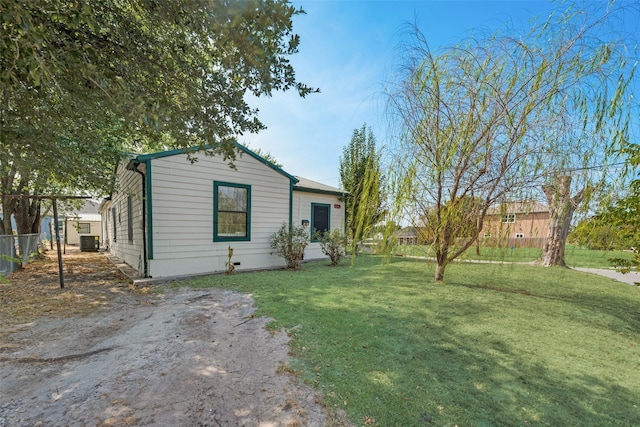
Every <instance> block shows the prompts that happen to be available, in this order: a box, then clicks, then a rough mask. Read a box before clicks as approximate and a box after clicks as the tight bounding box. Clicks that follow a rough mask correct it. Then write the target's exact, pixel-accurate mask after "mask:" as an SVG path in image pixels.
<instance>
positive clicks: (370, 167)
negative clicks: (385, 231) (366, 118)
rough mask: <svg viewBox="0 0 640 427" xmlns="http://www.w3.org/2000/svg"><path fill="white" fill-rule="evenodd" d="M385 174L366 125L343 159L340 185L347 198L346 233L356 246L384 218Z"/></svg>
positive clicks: (353, 140)
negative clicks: (383, 194) (383, 181)
mask: <svg viewBox="0 0 640 427" xmlns="http://www.w3.org/2000/svg"><path fill="white" fill-rule="evenodd" d="M382 179H383V176H382V171H381V169H380V156H379V154H378V152H377V150H376V139H375V136H374V135H373V131H372V130H371V128H370V127H367V125H366V123H365V124H363V125H362V127H361V128H360V129H354V130H353V134H352V135H351V141H350V142H349V144H348V145H346V146H345V147H344V148H343V150H342V156H341V157H340V182H341V183H342V187H343V188H344V189H345V190H346V191H347V192H348V195H347V196H346V200H345V202H346V216H347V230H348V232H349V238H351V239H353V241H354V243H357V242H358V241H359V240H361V239H362V238H364V237H366V236H367V235H368V233H369V232H370V231H371V229H372V227H373V226H374V225H375V224H376V223H378V222H379V221H380V220H381V219H382V217H383V215H384V211H383V209H382V201H383V196H382V194H381V191H382Z"/></svg>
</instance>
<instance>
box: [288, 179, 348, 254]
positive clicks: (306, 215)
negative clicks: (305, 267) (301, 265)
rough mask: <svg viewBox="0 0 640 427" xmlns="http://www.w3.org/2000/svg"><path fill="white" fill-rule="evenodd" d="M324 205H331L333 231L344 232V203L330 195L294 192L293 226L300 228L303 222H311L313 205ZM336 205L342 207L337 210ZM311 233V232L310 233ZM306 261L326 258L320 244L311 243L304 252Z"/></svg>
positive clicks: (330, 214)
mask: <svg viewBox="0 0 640 427" xmlns="http://www.w3.org/2000/svg"><path fill="white" fill-rule="evenodd" d="M312 203H324V204H328V205H331V207H330V210H329V212H330V213H329V227H330V228H331V230H336V229H337V230H341V231H344V202H341V201H340V200H339V199H338V196H332V195H329V194H319V193H311V192H303V191H294V192H293V224H294V225H296V226H298V225H301V224H302V220H303V219H304V220H308V221H311V204H312ZM335 205H340V208H336V207H335ZM309 233H311V231H309ZM304 258H305V259H317V258H326V256H325V255H324V254H323V253H322V250H321V249H320V244H319V243H310V244H309V246H307V249H306V250H305V252H304Z"/></svg>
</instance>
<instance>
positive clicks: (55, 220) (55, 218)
mask: <svg viewBox="0 0 640 427" xmlns="http://www.w3.org/2000/svg"><path fill="white" fill-rule="evenodd" d="M52 201H53V225H54V227H55V229H56V245H57V247H58V272H59V274H60V289H64V273H63V272H62V252H61V250H60V231H59V229H58V205H57V204H56V198H55V197H54V198H52Z"/></svg>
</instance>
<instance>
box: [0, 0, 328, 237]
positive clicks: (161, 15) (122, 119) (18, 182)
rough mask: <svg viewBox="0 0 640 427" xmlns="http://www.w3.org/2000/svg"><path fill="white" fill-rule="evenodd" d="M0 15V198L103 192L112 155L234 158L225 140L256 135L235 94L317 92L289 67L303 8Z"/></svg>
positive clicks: (104, 9)
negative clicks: (177, 153) (193, 152)
mask: <svg viewBox="0 0 640 427" xmlns="http://www.w3.org/2000/svg"><path fill="white" fill-rule="evenodd" d="M0 11H1V12H0V13H2V32H1V33H0V50H1V52H2V55H1V57H0V173H1V175H2V179H1V180H0V183H1V184H2V187H1V189H0V190H1V192H2V194H3V195H5V194H9V193H13V192H20V191H27V189H28V191H29V192H32V193H33V192H38V191H43V190H44V189H45V188H46V189H47V190H48V191H52V190H51V188H66V189H69V188H73V189H83V190H102V191H104V190H105V188H107V187H108V183H109V179H108V175H109V174H111V173H112V172H113V167H114V164H115V162H116V161H117V159H118V158H119V156H121V155H122V153H123V152H124V151H143V150H145V149H146V148H148V147H149V146H151V147H153V148H155V149H158V148H185V149H186V148H188V147H194V146H195V147H199V148H200V149H205V148H206V149H207V152H208V153H209V154H216V155H222V156H223V157H224V158H225V159H227V160H231V161H232V160H233V159H234V158H235V152H234V149H233V147H234V146H233V144H231V142H230V141H231V140H233V139H235V138H236V137H237V136H238V135H242V134H243V133H244V132H254V133H255V132H258V131H260V130H261V129H263V128H264V125H263V124H262V123H261V122H260V120H259V119H258V116H257V110H255V109H252V108H251V107H250V106H249V105H247V103H246V102H245V100H244V96H245V93H247V92H250V93H252V94H254V95H257V96H260V95H265V96H269V95H271V94H272V93H273V92H274V91H280V90H289V89H293V90H296V91H297V92H298V93H299V94H300V95H301V96H306V95H308V94H309V93H312V92H314V91H316V90H315V89H313V88H310V87H308V86H306V85H304V84H303V83H300V82H298V81H297V80H296V77H295V72H294V69H293V67H292V65H291V64H290V62H289V59H288V58H289V56H290V55H292V54H294V53H296V52H297V50H298V46H299V43H300V39H299V37H298V36H297V35H296V34H294V33H293V29H292V17H293V16H294V15H296V14H299V13H303V11H302V10H297V9H295V8H294V7H292V6H291V5H290V4H289V3H288V2H287V1H286V0H275V1H270V0H247V1H241V2H239V1H230V0H225V1H208V0H195V1H187V0H181V1H178V0H176V1H168V2H156V1H151V0H141V1H134V0H117V1H106V2H104V1H91V0H81V1H75V2H68V1H64V0H43V1H38V2H21V1H17V0H0ZM3 210H4V212H5V213H11V212H12V211H13V207H12V206H11V202H9V201H7V200H3ZM5 216H6V215H5ZM5 228H6V227H5ZM0 231H1V230H0Z"/></svg>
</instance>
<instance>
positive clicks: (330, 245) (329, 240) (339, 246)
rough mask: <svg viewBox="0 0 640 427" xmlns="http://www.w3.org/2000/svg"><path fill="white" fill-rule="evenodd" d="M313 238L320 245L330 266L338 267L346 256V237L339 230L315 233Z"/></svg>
mask: <svg viewBox="0 0 640 427" xmlns="http://www.w3.org/2000/svg"><path fill="white" fill-rule="evenodd" d="M314 238H315V239H317V240H318V243H320V248H321V249H322V253H323V254H325V255H326V256H328V257H329V258H330V259H331V265H338V264H339V263H340V261H341V260H342V259H343V258H344V257H346V256H347V252H346V247H347V244H348V240H347V235H346V234H344V233H343V232H342V231H340V230H333V231H325V232H324V233H319V232H317V231H316V232H315V233H314Z"/></svg>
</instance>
